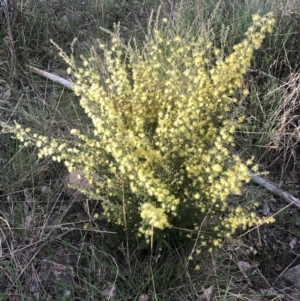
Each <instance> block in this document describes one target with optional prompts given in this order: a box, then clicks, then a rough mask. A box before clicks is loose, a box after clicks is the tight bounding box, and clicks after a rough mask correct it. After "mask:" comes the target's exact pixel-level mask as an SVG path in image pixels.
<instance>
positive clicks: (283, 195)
mask: <svg viewBox="0 0 300 301" xmlns="http://www.w3.org/2000/svg"><path fill="white" fill-rule="evenodd" d="M28 67H29V68H30V69H31V70H32V71H33V72H34V73H37V74H39V75H42V76H44V77H46V78H48V79H50V80H52V81H54V82H56V83H59V84H61V85H63V86H65V87H66V88H68V89H70V90H73V91H74V90H75V88H77V87H78V88H80V86H78V85H76V84H74V83H73V82H71V81H68V80H66V79H64V78H62V77H60V76H58V75H55V74H52V73H49V72H46V71H43V70H40V69H38V68H35V67H32V66H28ZM250 175H251V180H252V182H254V183H256V184H258V185H260V186H263V187H265V188H266V189H268V190H269V191H271V192H272V193H274V194H275V195H278V196H279V197H281V198H282V199H284V200H285V201H287V202H288V203H290V204H295V205H296V206H297V207H299V208H300V200H299V199H297V198H295V197H294V196H292V195H291V194H289V193H287V192H286V191H284V190H282V189H280V188H278V187H276V186H275V185H274V184H272V183H271V182H269V181H268V180H266V179H264V178H262V177H260V176H257V175H254V174H252V173H250Z"/></svg>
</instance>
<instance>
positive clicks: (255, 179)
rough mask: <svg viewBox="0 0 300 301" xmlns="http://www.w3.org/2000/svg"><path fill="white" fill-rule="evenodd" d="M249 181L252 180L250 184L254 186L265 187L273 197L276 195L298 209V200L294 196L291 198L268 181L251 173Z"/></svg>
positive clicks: (299, 201) (299, 203)
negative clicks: (254, 184) (252, 183)
mask: <svg viewBox="0 0 300 301" xmlns="http://www.w3.org/2000/svg"><path fill="white" fill-rule="evenodd" d="M251 180H252V182H254V183H256V184H258V185H260V186H263V187H265V188H266V189H268V190H269V191H271V192H272V193H274V194H275V195H278V196H279V197H281V198H282V199H284V200H285V201H287V202H288V203H290V204H294V205H296V206H297V207H299V208H300V200H299V199H297V198H295V197H294V196H292V195H291V194H289V193H288V192H286V191H284V190H283V189H281V188H278V187H276V186H275V185H274V184H272V183H271V182H269V181H268V180H266V179H264V178H262V177H260V176H257V175H254V174H252V173H251Z"/></svg>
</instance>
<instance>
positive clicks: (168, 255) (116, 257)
mask: <svg viewBox="0 0 300 301" xmlns="http://www.w3.org/2000/svg"><path fill="white" fill-rule="evenodd" d="M297 2H298V1H294V0H276V1H268V0H264V1H263V0H256V1H250V0H249V1H248V0H246V1H231V2H229V1H221V2H219V1H216V0H209V1H201V0H193V1H181V2H179V3H178V1H158V0H157V1H155V0H152V1H151V0H148V1H129V0H128V1H98V0H92V1H79V0H78V1H69V0H64V1H38V2H37V1H33V0H28V1H10V2H9V3H8V7H2V6H1V11H0V12H1V14H2V15H3V18H1V19H0V39H1V44H2V45H4V47H1V49H0V78H1V80H0V119H1V121H6V122H13V121H17V122H19V123H21V124H23V125H24V126H25V127H32V128H33V129H34V130H37V131H39V132H40V133H42V134H44V135H54V136H55V137H58V138H60V139H65V138H67V139H70V135H69V133H70V130H71V129H72V128H79V129H80V131H81V132H82V133H84V134H86V135H90V131H91V122H90V120H89V119H87V118H86V117H84V114H83V110H82V108H81V107H80V106H79V104H78V99H77V97H75V96H74V95H73V93H71V92H70V91H67V90H66V89H64V88H63V87H61V86H59V85H58V84H55V83H52V82H50V81H48V80H45V79H43V78H40V77H39V76H37V75H33V74H32V73H31V72H29V69H28V68H27V65H28V64H29V65H33V66H36V67H38V68H41V69H43V70H47V71H50V72H53V73H56V74H59V75H60V76H62V77H65V78H67V79H71V80H72V78H68V74H67V73H66V68H67V66H66V64H65V63H64V62H63V61H62V60H61V58H60V57H59V51H58V50H57V49H56V48H55V47H54V46H53V45H52V44H51V43H50V39H52V40H54V41H55V42H56V43H57V44H59V45H60V46H61V47H62V48H63V49H64V50H65V51H68V50H69V49H70V45H71V42H72V40H73V38H74V37H77V38H78V43H77V44H76V45H75V47H74V57H75V60H76V61H77V62H80V59H79V57H80V55H88V54H89V53H90V52H89V51H90V50H89V49H90V47H91V46H94V47H95V46H96V39H101V41H102V43H103V44H106V45H107V46H108V47H110V45H109V35H108V34H106V33H105V32H103V31H102V30H100V27H104V28H107V29H109V30H112V29H113V24H114V23H115V22H120V36H121V37H122V39H123V40H124V42H127V41H128V40H129V39H130V37H131V36H135V37H136V39H137V43H140V44H142V39H143V38H144V36H145V33H146V32H147V22H148V19H149V16H150V13H151V10H152V9H153V10H154V17H156V13H157V11H158V6H159V5H161V14H160V16H161V18H167V19H168V22H169V24H170V25H171V26H173V28H174V29H175V31H176V32H177V33H178V35H180V34H185V33H187V32H188V34H190V35H197V33H199V29H200V28H203V26H206V24H207V23H206V22H208V20H209V19H211V18H212V16H213V17H214V22H213V23H212V24H211V27H212V31H211V34H212V35H213V36H214V38H215V41H217V42H216V45H215V46H217V47H220V46H222V47H223V48H224V51H225V53H230V52H231V49H232V46H233V45H235V44H236V43H238V42H240V41H241V39H242V38H243V34H244V32H245V31H246V29H247V28H248V27H249V25H250V23H251V15H252V14H255V13H257V12H259V13H260V14H262V15H263V14H265V13H268V12H269V11H273V12H274V14H275V19H276V24H275V28H274V31H273V32H272V34H270V35H269V36H268V37H267V38H266V40H265V41H264V43H263V45H262V47H261V48H260V49H259V50H258V51H257V52H256V53H255V55H254V57H253V59H252V61H251V67H250V69H248V71H247V74H246V77H245V79H244V81H243V83H242V86H241V90H240V92H238V93H242V91H243V90H245V89H247V90H249V95H248V96H247V97H243V98H242V97H240V96H241V94H238V95H237V97H238V100H239V101H238V103H237V104H236V106H235V111H234V113H233V116H232V117H233V118H234V117H235V116H238V115H244V116H245V120H244V122H243V124H242V126H241V127H240V129H239V130H238V131H237V132H236V135H235V140H236V146H235V147H234V148H232V152H235V153H237V154H239V155H240V156H241V157H242V158H245V159H246V158H249V157H252V156H254V158H255V160H256V162H257V163H258V164H259V166H260V170H262V171H270V174H269V175H268V176H267V177H268V178H269V179H271V180H273V181H274V182H277V183H280V184H281V187H282V188H284V189H285V190H287V191H289V192H290V193H292V194H294V195H296V196H297V194H298V193H299V192H298V190H299V187H298V186H297V185H298V184H297V183H298V179H299V172H300V170H299V162H298V161H299V148H298V146H299V144H298V141H299V124H298V119H299V108H298V100H299V65H300V64H299V63H300V61H299V55H297V52H298V50H299V40H300V39H299V37H300V31H299V5H298V3H297ZM217 5H218V10H216V9H215V8H216V6H217ZM216 12H217V13H216ZM224 36H226V37H227V39H226V40H225V39H223V40H222V37H224ZM97 54H98V55H99V66H101V60H102V58H103V57H102V56H101V55H100V52H99V53H97ZM67 177H68V172H67V170H66V169H65V168H64V166H63V165H62V164H59V163H53V162H51V161H50V160H48V159H42V160H41V159H37V148H35V147H32V148H30V149H26V148H23V147H22V146H21V144H19V142H17V141H16V140H13V139H11V138H10V136H9V135H8V134H1V135H0V300H51V299H54V300H139V301H145V300H293V299H292V298H296V297H293V296H295V295H293V293H289V294H285V293H284V290H283V289H282V287H281V288H280V289H279V288H278V287H277V286H276V280H277V279H278V278H279V277H280V275H281V274H282V273H283V272H284V271H285V270H287V269H289V268H290V267H292V266H295V265H297V264H299V263H300V262H299V258H298V255H297V254H298V253H299V251H300V250H299V244H298V243H297V242H298V230H297V229H298V224H299V222H298V218H297V216H298V215H299V209H298V208H294V207H292V206H286V204H285V203H284V202H283V201H281V200H280V199H277V198H274V197H273V196H272V195H270V194H269V193H268V192H266V191H264V190H263V189H262V188H260V187H257V186H255V185H252V184H247V185H245V186H244V187H243V189H242V193H241V195H240V196H231V197H230V198H229V199H228V202H229V204H232V205H236V204H238V203H239V202H242V203H251V202H258V203H259V204H260V205H259V207H258V208H257V213H258V214H260V215H264V216H267V217H268V216H274V217H275V219H276V222H275V223H274V224H272V225H266V226H261V227H257V228H255V229H249V230H247V231H240V232H238V233H237V235H236V237H234V238H233V239H230V240H229V239H228V240H225V241H224V244H223V246H222V248H221V249H219V250H217V251H215V252H213V253H203V254H201V255H197V254H196V253H193V255H194V256H193V259H191V258H189V255H190V247H193V244H192V245H191V246H188V245H187V244H186V242H185V240H182V241H181V240H178V239H177V238H176V237H172V236H171V237H170V238H169V239H165V240H164V239H161V240H160V241H159V242H158V243H156V244H154V245H153V247H152V248H149V245H147V244H144V243H141V242H139V241H137V240H134V239H133V240H132V241H131V242H130V249H131V252H130V254H128V252H127V247H128V246H126V237H125V236H122V235H116V233H117V232H118V228H117V227H115V226H114V225H112V224H109V223H107V221H106V219H104V218H103V216H102V204H101V202H100V201H95V200H89V199H87V198H86V197H84V196H83V195H82V194H76V193H74V192H73V190H71V189H70V188H69V187H67V184H68V183H69V182H68V178H67ZM294 300H297V299H294Z"/></svg>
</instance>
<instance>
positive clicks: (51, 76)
mask: <svg viewBox="0 0 300 301" xmlns="http://www.w3.org/2000/svg"><path fill="white" fill-rule="evenodd" d="M28 67H29V68H30V69H31V70H32V71H33V72H34V73H36V74H39V75H41V76H43V77H46V78H48V79H50V80H52V81H53V82H56V83H59V84H61V85H63V86H64V87H66V88H68V89H69V90H72V91H74V90H75V89H76V88H80V87H79V86H78V85H76V84H74V83H73V82H71V81H69V80H66V79H65V78H62V77H60V76H58V75H55V74H52V73H50V72H47V71H43V70H41V69H38V68H35V67H32V66H28Z"/></svg>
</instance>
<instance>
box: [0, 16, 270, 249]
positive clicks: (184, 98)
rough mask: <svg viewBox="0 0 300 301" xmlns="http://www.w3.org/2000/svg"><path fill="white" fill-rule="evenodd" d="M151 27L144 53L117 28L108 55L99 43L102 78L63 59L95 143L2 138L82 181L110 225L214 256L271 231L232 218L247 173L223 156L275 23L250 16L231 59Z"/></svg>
mask: <svg viewBox="0 0 300 301" xmlns="http://www.w3.org/2000/svg"><path fill="white" fill-rule="evenodd" d="M157 24H158V22H156V23H155V24H154V26H153V29H152V30H149V32H148V35H147V36H146V38H145V42H144V45H143V47H141V48H138V46H137V45H136V43H135V42H134V41H133V43H132V44H128V45H125V44H124V43H123V42H122V40H121V38H120V35H119V31H118V27H116V29H115V32H114V33H112V34H111V36H112V39H111V47H110V48H108V47H106V46H104V45H102V44H101V43H99V46H100V48H101V49H102V50H103V52H104V57H105V72H102V73H101V72H100V71H99V67H97V59H99V58H96V57H95V56H91V57H82V64H81V66H77V65H76V63H75V62H74V59H73V57H72V56H67V55H66V54H65V53H64V52H62V51H61V56H62V57H63V58H64V60H65V61H66V62H67V63H68V64H69V69H68V71H69V72H72V73H73V74H74V76H75V78H76V89H75V93H76V95H78V96H79V97H80V104H81V106H82V107H83V108H84V110H85V112H86V114H87V115H88V116H89V117H90V119H91V121H92V123H93V135H92V136H91V137H88V136H86V135H84V134H82V133H80V131H79V130H76V129H73V130H72V131H71V134H72V135H74V136H75V137H74V140H73V141H60V140H59V139H56V138H51V137H46V136H42V135H39V134H37V133H32V131H31V130H30V129H29V128H24V127H22V126H21V125H20V124H16V125H15V126H13V127H12V126H9V125H7V124H2V126H3V130H4V131H6V132H12V133H14V134H15V136H16V138H17V139H19V140H20V141H21V142H23V143H24V145H26V146H27V145H36V146H37V147H38V156H39V158H42V157H45V156H51V157H52V160H53V161H57V162H60V161H62V162H64V164H65V166H66V167H67V168H68V170H69V172H72V171H74V170H82V171H84V173H85V176H86V178H87V179H88V181H89V183H90V185H91V186H92V187H93V189H92V190H89V191H84V192H85V193H87V194H88V195H89V196H90V197H92V198H94V199H100V200H101V201H102V206H103V215H104V216H105V217H106V218H107V220H108V221H110V222H113V223H116V224H118V225H122V226H125V228H126V229H129V230H131V231H133V232H137V233H138V234H139V235H140V236H144V237H145V238H146V240H148V241H149V239H150V237H151V236H152V235H154V237H155V235H156V234H159V233H160V232H161V233H164V232H163V231H164V230H165V229H167V228H173V229H181V230H182V229H186V230H188V232H187V233H188V235H189V236H191V235H193V233H196V234H198V242H199V245H200V246H210V247H212V246H220V245H221V243H222V240H223V239H224V237H230V236H232V235H233V234H234V233H235V231H236V230H237V229H238V228H240V227H243V228H246V227H251V226H254V225H259V224H262V223H265V222H270V221H271V219H267V218H260V217H258V216H257V215H256V214H255V213H254V211H253V209H254V207H255V204H254V205H253V206H252V207H246V208H242V207H237V208H232V207H230V206H228V203H227V198H228V196H229V195H230V194H240V191H241V187H242V185H243V184H244V183H246V182H249V180H250V175H249V172H248V166H249V165H251V164H252V162H251V160H248V161H247V162H246V163H243V162H242V160H241V159H240V158H239V157H238V156H237V155H234V154H232V153H231V152H230V151H229V147H231V146H233V145H234V139H233V134H234V132H235V130H236V128H237V126H238V124H239V122H241V121H242V118H240V119H239V120H231V119H230V115H229V113H230V111H231V110H232V108H233V105H234V103H235V102H236V101H237V100H236V99H235V98H234V96H233V95H234V93H235V91H236V90H237V89H238V88H239V87H240V85H241V81H242V78H243V76H244V75H245V73H246V70H247V67H248V66H249V64H250V60H251V57H252V55H253V52H254V50H255V49H257V48H259V47H260V45H261V43H262V41H263V39H264V37H265V35H266V34H267V33H268V32H270V31H271V29H272V26H273V24H274V18H273V17H272V14H267V15H266V16H263V17H261V16H258V15H254V16H253V25H252V26H250V27H249V29H248V31H247V32H246V34H245V38H244V39H243V40H242V41H241V42H240V43H239V44H237V45H235V46H234V48H233V51H232V53H231V54H230V55H228V56H225V55H224V49H218V48H216V47H214V45H213V43H212V42H211V41H209V39H208V36H207V35H205V34H203V35H200V36H199V37H197V38H195V39H192V38H188V40H187V39H185V38H184V37H182V36H177V35H175V36H172V35H169V37H168V36H166V35H165V34H163V31H162V30H159V29H158V25H157ZM243 93H244V94H245V95H246V94H247V93H248V92H247V91H246V90H245V91H243ZM200 231H201V232H200ZM199 233H200V234H201V233H203V235H202V234H201V235H199Z"/></svg>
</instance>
